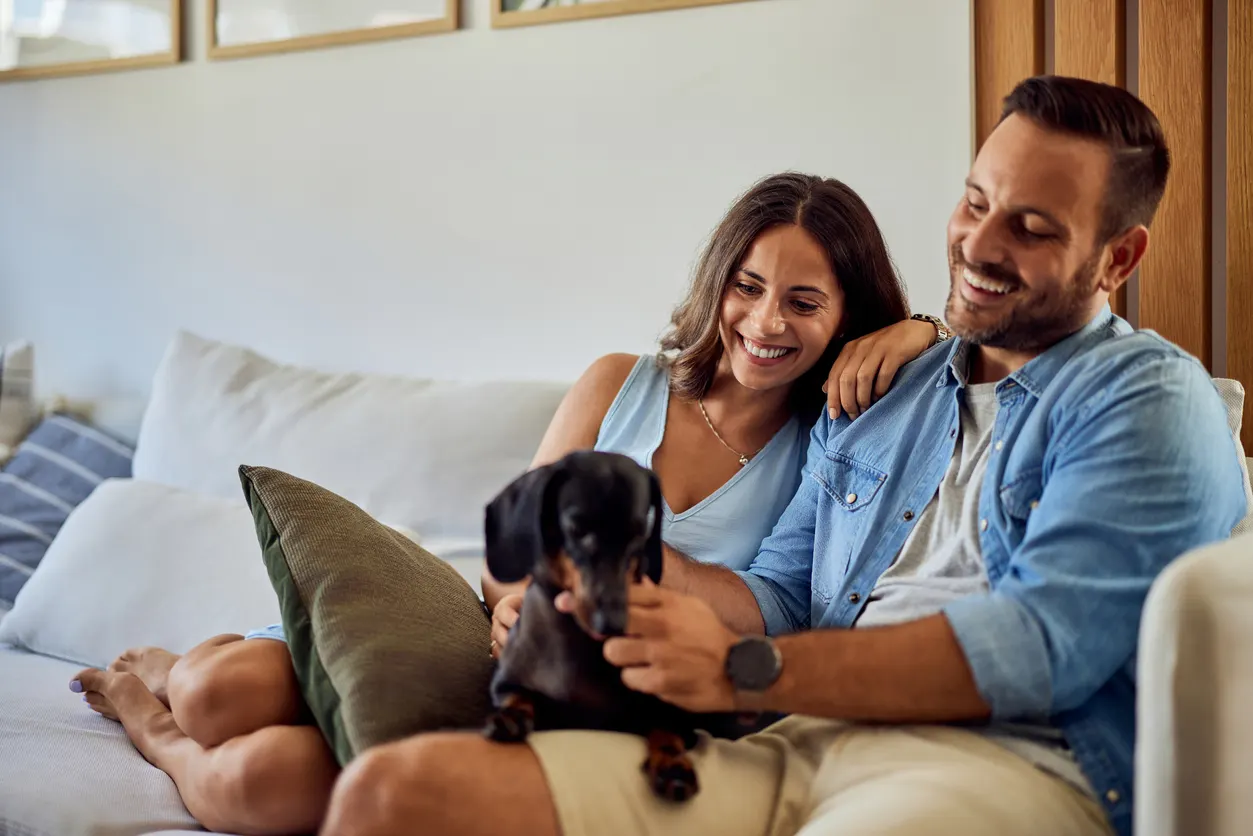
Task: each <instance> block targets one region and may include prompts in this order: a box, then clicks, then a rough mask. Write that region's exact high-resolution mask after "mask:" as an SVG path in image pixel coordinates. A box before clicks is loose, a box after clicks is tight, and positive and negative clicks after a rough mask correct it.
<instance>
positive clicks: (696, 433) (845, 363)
mask: <svg viewBox="0 0 1253 836" xmlns="http://www.w3.org/2000/svg"><path fill="white" fill-rule="evenodd" d="M906 315H907V311H906V304H905V295H904V292H903V290H902V288H901V286H900V283H899V281H898V279H897V277H896V275H895V273H894V271H893V269H892V264H891V261H890V259H889V257H888V252H887V248H886V246H885V245H884V242H883V239H882V236H881V235H880V233H879V230H878V228H877V226H876V225H875V222H874V219H873V218H872V216H871V214H870V212H869V210H868V209H867V208H866V206H865V204H863V203H862V201H861V200H860V199H859V198H858V197H857V196H856V194H854V193H853V192H852V191H851V190H850V189H848V188H847V187H846V186H844V185H843V184H841V183H838V182H836V181H833V180H820V179H818V178H816V177H806V176H802V175H797V174H784V175H779V176H775V177H771V178H768V179H766V180H764V181H762V182H761V183H759V184H757V185H756V186H755V187H753V189H751V190H750V191H749V192H748V193H747V194H745V195H744V196H743V197H741V198H740V200H739V201H738V202H737V203H736V204H735V205H734V206H733V207H732V209H731V210H730V212H729V213H728V215H727V216H726V218H724V220H723V221H722V223H721V225H720V226H719V227H718V229H717V230H716V231H715V233H714V235H713V237H712V239H711V242H710V244H709V247H708V249H707V251H706V252H705V254H704V257H703V258H702V260H701V263H700V266H699V268H698V269H697V271H696V276H695V281H694V282H693V285H692V288H691V291H690V292H689V294H688V297H687V299H686V300H685V301H684V302H683V303H682V304H681V305H680V306H679V308H678V309H677V311H676V313H675V317H674V322H673V328H672V330H671V332H670V333H669V335H668V336H667V337H666V339H665V340H664V342H663V349H664V350H665V351H666V352H667V355H668V358H667V360H666V361H665V362H664V363H661V364H659V363H657V362H655V361H654V360H653V359H652V358H640V359H637V358H633V357H630V356H624V355H612V356H609V357H605V358H603V359H601V360H598V361H597V362H596V363H595V364H593V365H592V367H591V368H590V369H588V371H587V372H586V373H585V374H584V375H583V376H582V377H581V378H580V379H579V381H578V382H577V383H576V384H575V385H574V387H572V389H571V390H570V392H569V394H568V395H567V396H566V398H565V400H564V401H563V403H562V404H561V406H560V408H559V409H558V410H557V413H556V414H555V416H554V418H553V420H552V423H551V425H550V426H549V428H548V431H547V433H546V434H545V437H544V439H543V442H542V443H541V445H540V448H539V451H538V452H537V454H536V457H535V462H536V463H537V464H539V463H542V462H547V461H552V460H555V459H557V458H559V457H560V456H562V455H563V454H565V453H566V452H568V451H570V450H574V449H578V448H587V447H593V446H594V447H598V448H599V449H606V450H617V451H621V452H625V453H628V454H630V455H633V456H635V457H636V458H637V459H638V460H640V461H642V462H643V463H644V464H646V465H650V466H651V467H653V468H654V469H655V470H656V471H657V473H658V476H659V478H660V481H661V485H662V491H663V494H664V498H665V502H666V519H665V520H664V522H663V535H664V537H665V540H666V542H667V547H668V548H669V549H670V550H672V551H679V552H683V553H686V554H688V555H689V556H691V557H692V558H694V559H698V560H717V561H719V562H722V563H726V564H728V565H733V566H744V565H747V564H748V562H749V561H751V560H752V558H753V555H754V554H755V553H756V550H757V544H758V543H759V542H760V541H761V540H762V539H763V537H764V536H765V534H766V533H767V532H768V531H769V530H770V527H771V526H772V525H773V524H774V521H775V520H776V519H777V518H778V516H779V515H780V514H781V512H782V510H783V507H784V505H786V503H787V501H788V500H789V498H790V497H791V495H792V493H793V491H794V490H795V488H796V486H797V483H798V480H799V474H800V468H801V465H802V463H803V460H804V456H805V446H806V438H807V433H808V427H807V425H808V424H809V423H810V422H811V421H812V420H813V418H814V417H815V416H816V414H817V412H818V410H819V409H821V408H822V404H823V394H822V389H823V387H822V381H823V379H824V375H826V373H827V371H828V370H831V374H832V382H833V383H835V382H838V383H839V386H838V387H836V386H832V387H829V388H831V392H832V399H833V402H838V403H839V404H840V405H841V406H842V407H844V408H845V409H848V410H849V411H850V415H855V414H856V413H857V412H858V411H860V410H861V409H864V408H865V407H867V406H868V405H869V404H870V403H871V402H872V400H873V397H874V392H873V391H872V390H871V388H870V387H868V386H864V385H863V386H861V387H860V391H858V386H857V385H856V384H857V381H859V380H860V381H863V382H864V381H870V382H871V384H873V383H874V381H876V379H877V380H878V384H879V385H878V390H879V392H878V393H879V394H882V391H883V390H884V389H885V388H886V386H887V384H888V383H889V382H890V380H891V377H892V375H893V374H894V373H895V371H896V368H898V367H899V365H900V364H901V363H902V362H905V361H906V360H910V359H913V358H914V357H915V356H917V355H918V354H919V353H921V352H922V351H923V350H925V348H926V347H927V346H929V345H931V344H932V343H933V341H934V340H935V338H936V334H937V329H936V328H935V327H934V326H933V325H932V324H929V323H927V322H909V321H906V319H905V318H906ZM878 329H884V330H879V331H878V333H876V334H874V335H872V336H869V337H864V338H863V339H860V340H857V339H856V338H859V337H863V335H868V334H871V332H874V331H876V330H878ZM850 341H853V342H850ZM842 350H843V353H841V351H842ZM837 355H839V359H838V360H836V357H837ZM833 361H834V364H833ZM837 392H838V395H837ZM484 588H485V598H486V600H487V602H488V603H489V606H492V607H494V608H495V615H494V618H493V621H494V623H493V636H494V637H495V639H496V640H497V642H500V641H503V638H504V630H505V628H506V626H507V623H512V619H513V618H516V609H517V606H518V604H517V603H516V600H517V599H513V598H508V597H506V594H507V593H508V592H510V591H512V590H510V589H507V588H505V587H502V586H501V585H500V584H497V583H495V582H494V581H493V580H492V579H491V578H485V579H484ZM502 597H505V598H506V600H505V602H504V603H501V598H502ZM282 638H283V637H282V633H281V629H280V630H261V631H257V632H255V633H250V634H249V637H248V638H245V637H244V636H239V635H229V636H219V637H217V638H214V639H211V640H209V641H208V642H205V643H204V644H201V645H199V646H197V647H196V648H194V649H192V650H191V651H190V652H189V653H187V654H186V655H185V656H182V657H178V656H174V655H173V654H171V653H168V652H166V651H164V650H160V649H157V648H139V649H134V650H129V651H127V652H125V653H123V654H122V655H121V656H120V657H118V659H117V660H115V661H114V663H113V664H112V665H111V666H110V669H109V671H108V672H102V671H95V670H86V671H82V672H81V673H79V674H78V676H77V677H76V678H75V679H74V680H73V681H72V682H71V685H70V687H71V689H72V690H76V691H83V692H84V694H85V699H86V700H87V702H88V703H89V704H90V705H91V707H92V708H93V709H95V710H96V711H98V712H100V713H101V714H104V715H105V716H108V717H113V718H114V719H119V720H120V721H121V722H122V724H123V725H124V727H125V728H126V732H127V734H128V735H129V736H130V738H131V740H132V741H133V742H134V743H135V746H136V748H138V749H139V751H140V752H141V753H142V754H143V755H144V757H145V758H147V759H148V760H149V761H151V762H152V763H153V764H155V765H156V766H158V767H159V768H161V769H162V770H164V771H165V772H166V773H168V774H169V775H170V776H171V777H172V778H173V779H174V782H175V784H176V786H177V787H178V790H179V793H180V795H181V796H182V798H183V801H184V803H185V804H186V806H187V809H188V810H189V811H190V812H191V814H192V815H193V816H195V818H196V819H197V820H198V821H199V822H200V823H201V824H202V825H204V826H205V827H206V828H208V829H210V830H218V831H229V832H232V833H241V834H269V833H296V832H312V831H316V830H317V829H318V827H319V825H320V823H321V821H322V818H323V816H324V815H325V812H326V806H327V804H328V802H329V799H330V790H331V785H332V784H333V782H334V780H335V777H336V775H337V773H338V768H337V765H336V762H335V758H334V756H333V754H332V753H331V750H330V749H329V747H328V746H327V745H326V743H325V741H324V740H323V739H322V736H321V734H320V732H319V731H318V729H317V727H316V726H314V725H312V724H310V723H308V722H307V718H306V717H305V711H306V709H305V707H304V704H303V702H302V699H301V696H300V691H299V688H298V684H297V681H296V678H295V675H294V672H293V670H292V664H291V655H290V653H289V651H288V649H287V645H286V644H285V643H284V642H283V641H282ZM274 639H278V640H274Z"/></svg>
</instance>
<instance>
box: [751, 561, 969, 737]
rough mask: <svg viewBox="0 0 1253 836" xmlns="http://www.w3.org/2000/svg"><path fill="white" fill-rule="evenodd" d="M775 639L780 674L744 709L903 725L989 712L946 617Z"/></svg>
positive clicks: (806, 633) (960, 717)
mask: <svg viewBox="0 0 1253 836" xmlns="http://www.w3.org/2000/svg"><path fill="white" fill-rule="evenodd" d="M733 577H734V576H733ZM749 597H752V596H751V594H750V596H749ZM776 643H777V646H778V648H779V652H780V653H781V654H782V656H783V670H782V673H781V674H780V676H779V679H778V681H777V682H775V684H774V685H773V686H772V687H771V688H770V689H769V690H768V691H766V692H765V693H764V694H762V695H760V696H759V697H752V698H748V697H745V703H750V702H751V703H754V704H753V705H748V704H745V705H744V706H742V707H743V708H745V709H752V710H767V711H779V712H783V713H786V714H808V715H812V716H817V717H831V718H836V719H842V720H871V721H876V720H877V721H885V722H898V723H909V722H918V723H924V722H944V721H954V720H979V719H986V718H987V717H989V716H990V715H991V708H990V706H988V704H987V703H986V702H984V700H983V697H981V696H980V694H979V691H978V689H977V688H976V686H975V680H974V675H973V674H972V673H971V671H970V666H969V665H968V664H967V662H966V656H965V654H964V653H963V652H962V649H961V645H959V644H958V642H957V637H956V636H955V635H954V633H953V630H952V628H951V627H950V626H949V623H948V619H947V618H945V617H944V616H943V615H934V616H931V617H929V618H924V619H921V620H919V621H913V622H909V623H907V624H901V625H897V626H894V627H876V628H868V629H866V630H815V631H811V632H805V633H796V634H793V635H788V636H782V637H780V638H779V639H777V640H776Z"/></svg>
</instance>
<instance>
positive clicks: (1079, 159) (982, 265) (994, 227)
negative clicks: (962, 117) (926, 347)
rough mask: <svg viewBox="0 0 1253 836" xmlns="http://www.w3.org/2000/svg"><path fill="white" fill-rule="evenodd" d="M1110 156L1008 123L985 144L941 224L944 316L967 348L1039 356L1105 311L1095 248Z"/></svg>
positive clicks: (1019, 119)
mask: <svg viewBox="0 0 1253 836" xmlns="http://www.w3.org/2000/svg"><path fill="white" fill-rule="evenodd" d="M1109 166H1110V155H1109V152H1108V151H1107V150H1106V149H1105V148H1104V147H1103V146H1101V145H1100V144H1098V143H1096V142H1094V141H1090V140H1085V139H1078V138H1074V137H1069V136H1065V135H1062V134H1059V133H1055V132H1052V131H1048V130H1046V129H1044V128H1042V127H1040V126H1038V125H1037V124H1036V123H1035V122H1033V121H1031V120H1030V119H1028V118H1026V117H1023V116H1021V115H1018V114H1015V115H1013V116H1011V117H1009V118H1008V119H1006V120H1005V121H1004V122H1002V123H1001V124H1000V125H999V126H998V127H997V128H996V130H995V131H993V132H992V135H991V136H989V137H988V139H987V141H986V142H985V143H984V145H983V148H982V149H980V151H979V155H978V157H977V159H976V160H975V163H974V165H973V166H972V167H971V170H970V176H969V177H968V178H967V180H966V193H965V194H964V195H963V196H962V199H961V201H960V202H959V203H958V204H957V208H956V209H955V210H954V212H953V215H952V217H951V218H950V219H949V224H948V249H949V274H950V289H949V298H948V305H947V308H946V311H945V316H946V318H947V319H948V322H949V325H950V326H951V327H952V328H953V331H954V332H955V333H956V334H958V335H959V336H961V337H963V338H965V339H968V340H970V341H971V342H974V343H977V344H980V345H985V346H989V347H995V348H1004V349H1009V350H1012V351H1027V352H1034V351H1041V350H1043V349H1044V348H1047V347H1048V346H1050V345H1052V344H1053V343H1055V342H1057V341H1058V340H1060V339H1062V338H1063V337H1065V336H1067V335H1069V334H1072V333H1074V332H1075V331H1077V330H1079V329H1080V328H1082V327H1083V325H1084V324H1085V323H1087V322H1088V321H1089V320H1090V319H1091V318H1092V317H1093V316H1095V314H1096V313H1097V311H1098V310H1099V309H1100V307H1101V306H1102V305H1103V304H1105V302H1106V300H1107V299H1108V297H1109V292H1110V291H1111V290H1112V289H1113V288H1114V287H1116V286H1117V282H1112V283H1111V279H1112V273H1115V272H1117V271H1116V270H1114V269H1113V265H1111V258H1110V252H1111V248H1110V247H1108V246H1105V245H1104V243H1105V242H1098V241H1097V235H1098V233H1099V231H1100V227H1101V207H1102V200H1103V199H1104V196H1105V187H1106V182H1107V180H1108V175H1109Z"/></svg>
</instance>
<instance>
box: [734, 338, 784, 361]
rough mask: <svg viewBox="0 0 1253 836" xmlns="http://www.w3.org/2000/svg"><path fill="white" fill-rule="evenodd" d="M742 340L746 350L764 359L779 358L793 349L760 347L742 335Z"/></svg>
mask: <svg viewBox="0 0 1253 836" xmlns="http://www.w3.org/2000/svg"><path fill="white" fill-rule="evenodd" d="M740 342H742V343H743V344H744V350H745V351H747V352H748V353H749V354H751V355H753V356H754V357H760V358H761V359H763V360H777V359H779V358H780V357H782V356H783V355H784V354H787V353H788V352H789V351H791V350H792V349H790V348H760V347H758V346H757V345H756V344H754V343H752V342H749V341H748V339H746V338H745V337H740Z"/></svg>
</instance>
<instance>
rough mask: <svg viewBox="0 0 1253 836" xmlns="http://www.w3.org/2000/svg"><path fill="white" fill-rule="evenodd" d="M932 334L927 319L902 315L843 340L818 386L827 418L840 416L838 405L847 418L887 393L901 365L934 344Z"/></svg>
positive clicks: (932, 329)
mask: <svg viewBox="0 0 1253 836" xmlns="http://www.w3.org/2000/svg"><path fill="white" fill-rule="evenodd" d="M936 337H937V334H936V328H935V326H934V325H932V324H931V323H930V322H924V321H922V320H918V319H906V320H904V321H902V322H895V323H893V324H891V325H889V326H888V327H886V328H880V329H879V330H878V331H875V332H874V333H872V334H867V335H866V336H864V337H858V338H857V339H855V340H851V341H850V342H848V343H847V344H845V346H844V348H843V349H842V350H841V351H840V356H839V357H837V358H835V365H833V366H832V367H831V374H829V375H827V382H826V383H825V384H823V386H822V391H824V392H826V393H827V411H828V412H830V414H831V420H833V421H834V420H835V419H836V418H838V417H839V416H840V409H841V407H842V408H843V409H844V411H845V412H847V413H848V417H849V418H850V419H855V418H856V417H857V416H858V415H861V414H862V413H863V412H865V411H866V410H867V409H869V408H870V407H871V406H872V405H873V404H874V402H875V401H877V400H879V398H882V397H883V396H884V395H886V394H887V393H888V389H889V388H890V387H891V385H892V380H893V378H895V377H896V373H897V371H899V370H900V368H901V366H903V365H905V364H906V363H908V362H909V361H910V360H913V359H914V358H916V357H917V356H918V355H920V354H922V353H923V352H924V351H926V350H927V349H928V348H930V347H931V346H932V345H934V344H935V340H936Z"/></svg>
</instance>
